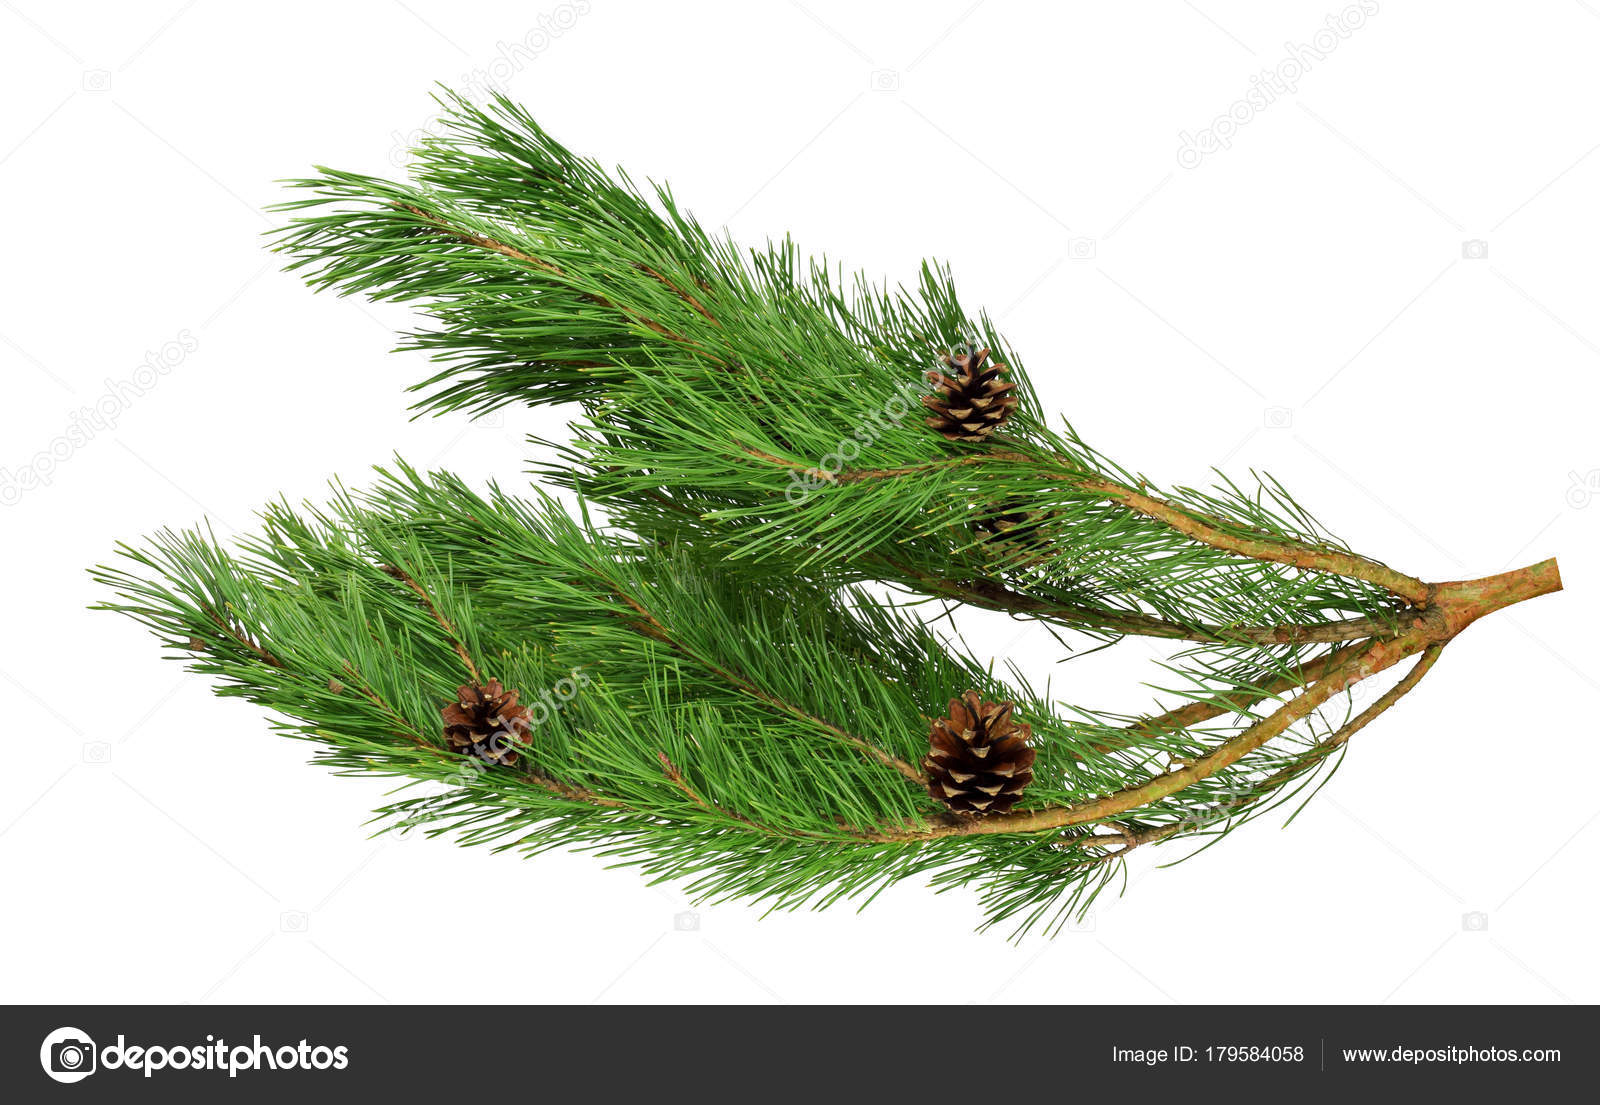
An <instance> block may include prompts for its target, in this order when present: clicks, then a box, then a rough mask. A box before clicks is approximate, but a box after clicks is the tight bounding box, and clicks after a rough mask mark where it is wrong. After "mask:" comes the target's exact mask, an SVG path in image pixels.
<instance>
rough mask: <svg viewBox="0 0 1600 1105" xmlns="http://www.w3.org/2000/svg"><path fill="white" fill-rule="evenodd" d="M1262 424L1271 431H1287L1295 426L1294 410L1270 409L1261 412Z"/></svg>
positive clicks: (1290, 408)
mask: <svg viewBox="0 0 1600 1105" xmlns="http://www.w3.org/2000/svg"><path fill="white" fill-rule="evenodd" d="M1261 424H1262V425H1263V426H1265V427H1266V428H1267V429H1269V430H1287V429H1289V428H1290V427H1291V426H1293V425H1294V408H1293V407H1268V408H1267V409H1266V410H1264V411H1262V412H1261Z"/></svg>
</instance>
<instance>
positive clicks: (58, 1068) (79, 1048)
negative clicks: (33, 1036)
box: [39, 1028, 100, 1082]
mask: <svg viewBox="0 0 1600 1105" xmlns="http://www.w3.org/2000/svg"><path fill="white" fill-rule="evenodd" d="M99 1055H100V1052H99V1049H98V1048H96V1047H95V1043H94V1041H93V1040H91V1039H90V1038H89V1034H88V1033H87V1032H85V1031H84V1030H83V1029H81V1028H58V1029H56V1030H55V1031H54V1032H52V1033H50V1035H48V1036H46V1037H45V1038H44V1043H43V1044H41V1045H40V1047H39V1065H40V1066H42V1067H43V1068H44V1072H45V1073H46V1074H47V1075H49V1076H50V1077H51V1078H52V1079H54V1080H55V1081H57V1082H81V1081H82V1080H83V1079H85V1078H88V1077H89V1076H90V1075H91V1074H93V1073H94V1072H95V1070H96V1069H97V1068H98V1066H99Z"/></svg>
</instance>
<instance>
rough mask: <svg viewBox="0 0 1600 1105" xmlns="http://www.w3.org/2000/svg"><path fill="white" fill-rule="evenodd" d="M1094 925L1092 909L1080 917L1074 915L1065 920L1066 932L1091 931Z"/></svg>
mask: <svg viewBox="0 0 1600 1105" xmlns="http://www.w3.org/2000/svg"><path fill="white" fill-rule="evenodd" d="M1095 927H1096V923H1095V916H1094V910H1092V909H1091V910H1090V911H1089V912H1088V913H1085V914H1084V915H1083V916H1082V917H1077V916H1074V917H1072V918H1071V919H1069V920H1068V921H1067V931H1068V932H1093V931H1094V930H1095Z"/></svg>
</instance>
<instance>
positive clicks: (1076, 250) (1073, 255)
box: [1067, 238, 1098, 261]
mask: <svg viewBox="0 0 1600 1105" xmlns="http://www.w3.org/2000/svg"><path fill="white" fill-rule="evenodd" d="M1097 245H1098V243H1097V242H1096V241H1095V240H1094V239H1093V238H1072V239H1070V240H1069V241H1068V242H1067V256H1068V257H1069V258H1070V259H1072V260H1074V261H1093V260H1094V255H1095V248H1096V246H1097Z"/></svg>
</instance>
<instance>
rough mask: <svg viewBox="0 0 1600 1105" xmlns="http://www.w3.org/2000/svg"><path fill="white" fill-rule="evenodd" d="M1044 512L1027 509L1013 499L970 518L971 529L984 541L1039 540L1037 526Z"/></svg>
mask: <svg viewBox="0 0 1600 1105" xmlns="http://www.w3.org/2000/svg"><path fill="white" fill-rule="evenodd" d="M1043 517H1044V513H1043V511H1038V510H1029V509H1028V508H1027V507H1026V506H1023V505H1022V504H1020V503H1017V502H1015V501H1008V502H1004V503H1001V504H1000V505H999V506H998V507H996V508H995V509H994V510H993V511H991V512H990V513H987V514H984V515H981V516H980V517H977V518H974V519H973V520H972V530H973V532H974V533H976V534H977V535H978V536H979V537H980V538H981V539H982V540H984V541H1005V542H1009V543H1012V544H1016V545H1033V544H1037V543H1038V542H1039V527H1040V525H1041V524H1042V522H1043Z"/></svg>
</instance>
